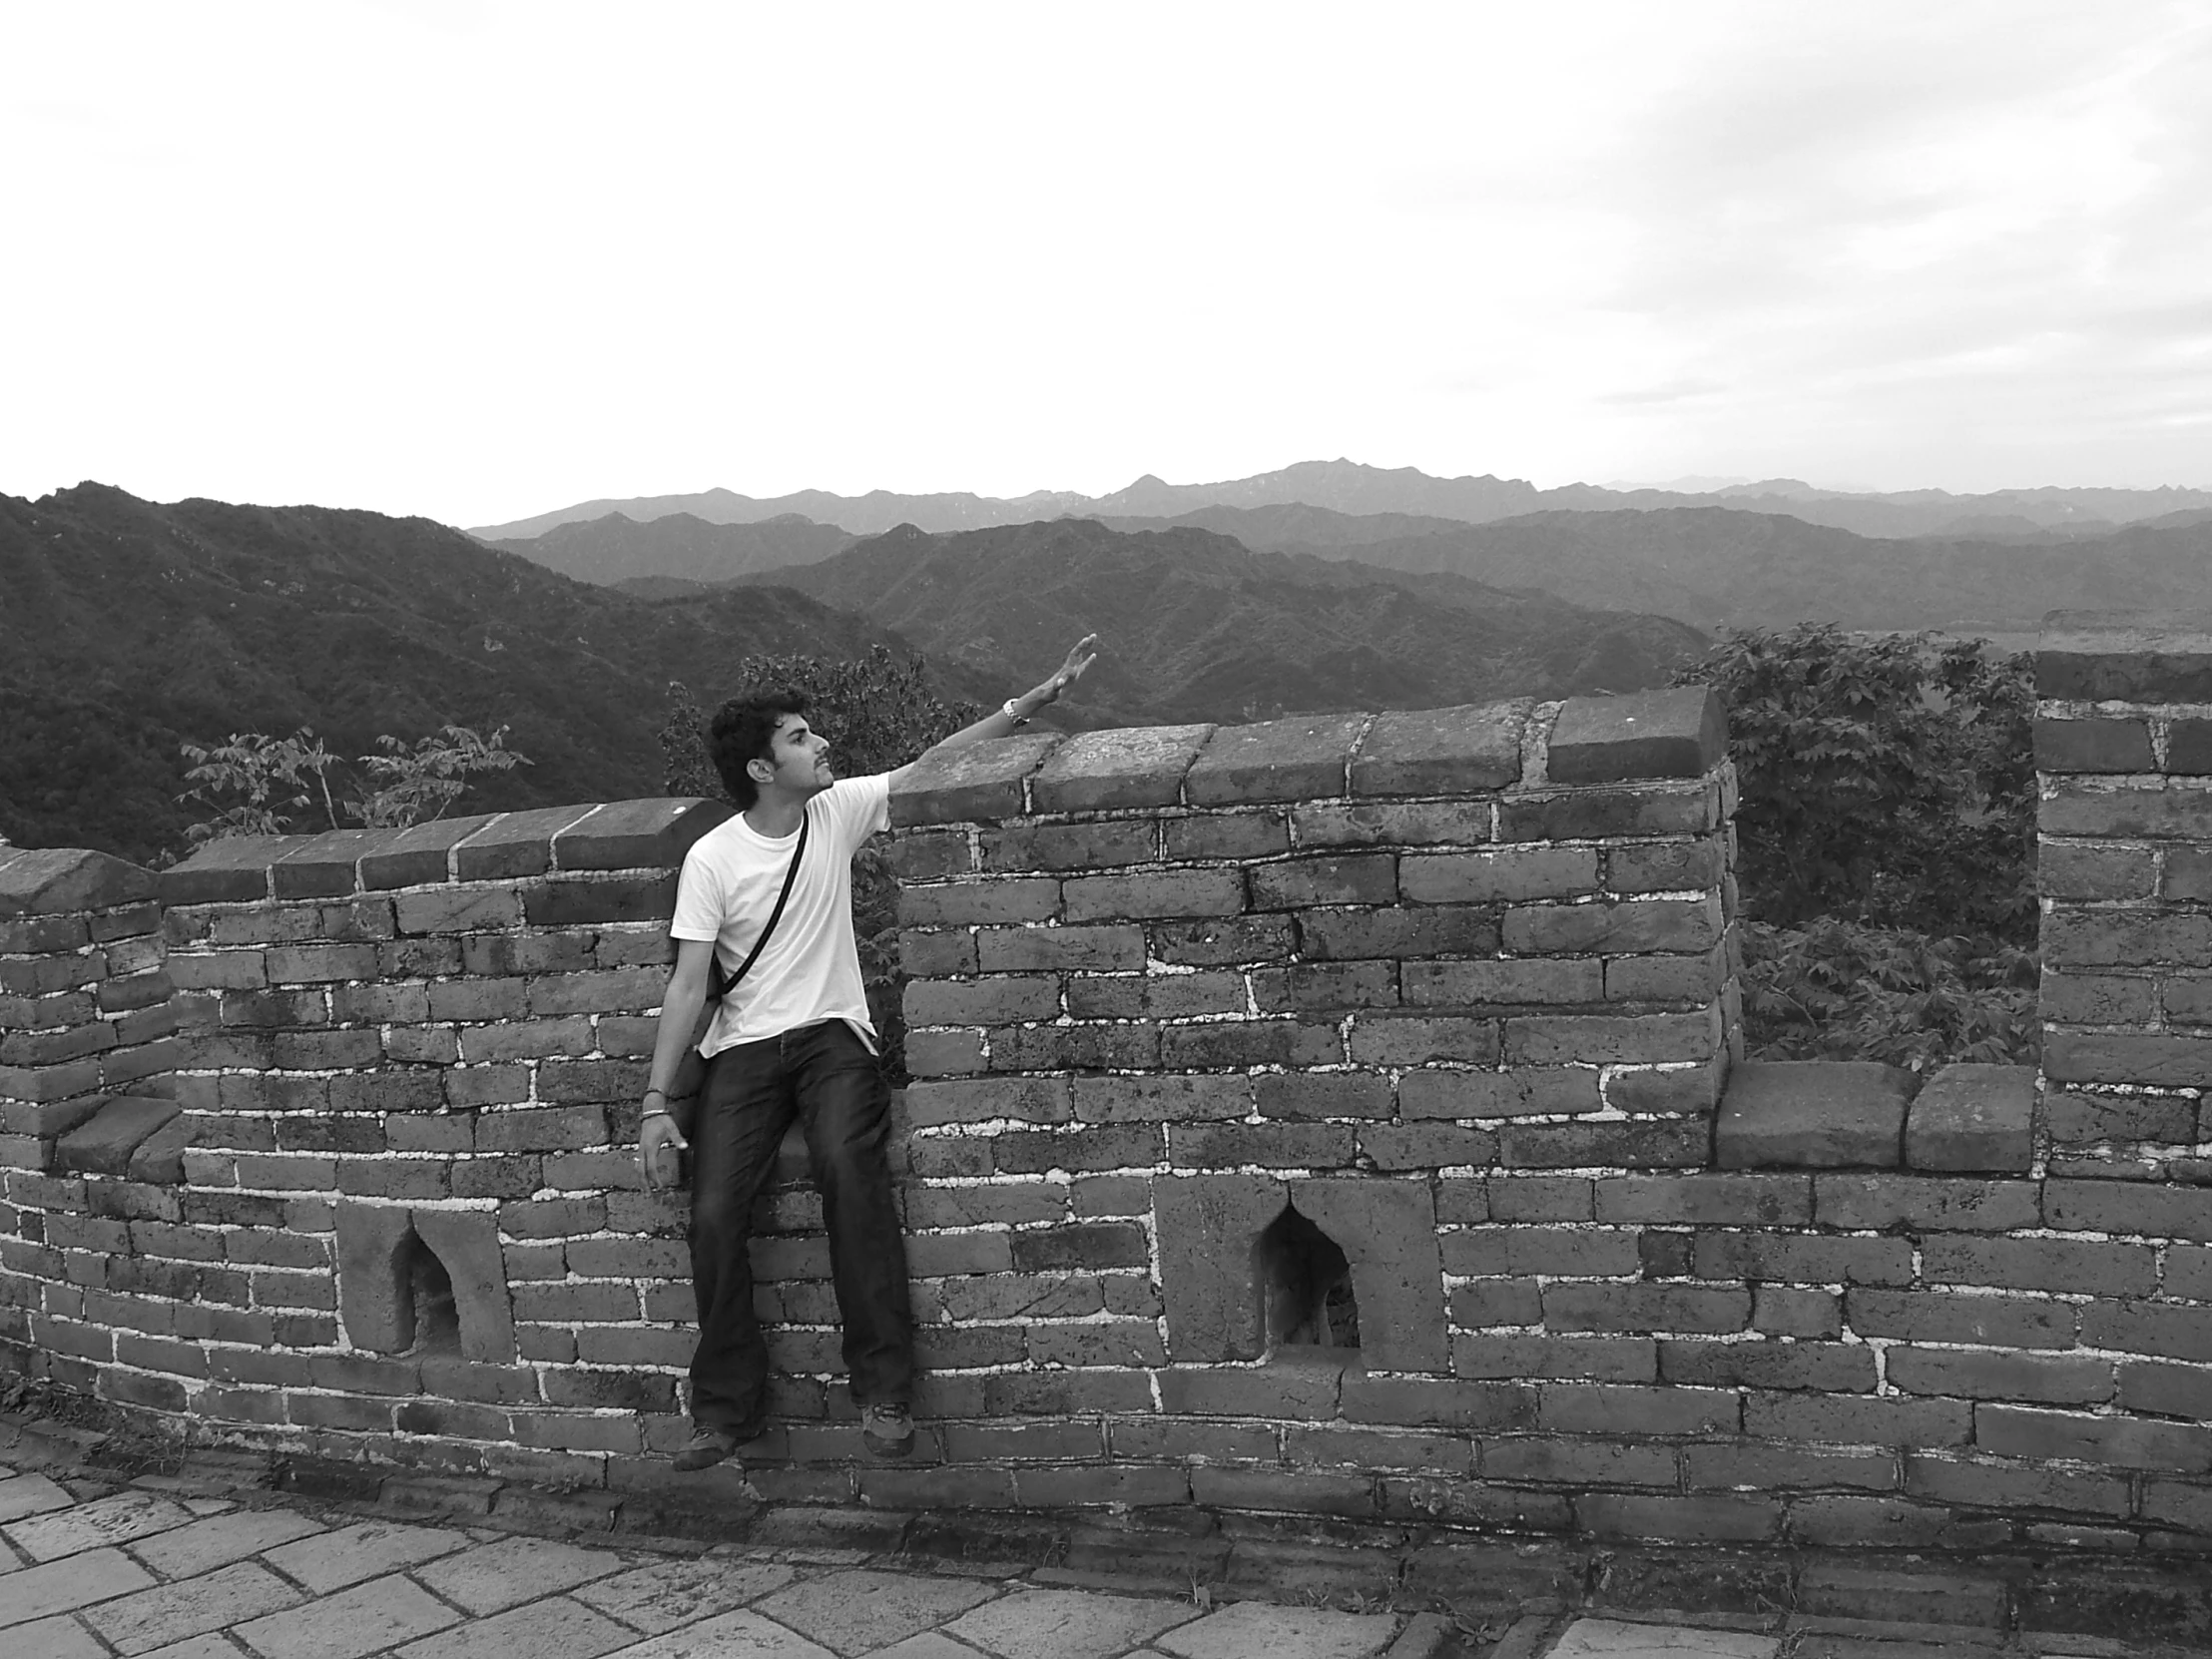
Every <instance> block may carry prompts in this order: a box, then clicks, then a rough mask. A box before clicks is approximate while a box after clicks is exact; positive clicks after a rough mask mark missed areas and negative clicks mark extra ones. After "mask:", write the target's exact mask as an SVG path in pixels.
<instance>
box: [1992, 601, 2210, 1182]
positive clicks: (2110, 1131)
mask: <svg viewBox="0 0 2212 1659" xmlns="http://www.w3.org/2000/svg"><path fill="white" fill-rule="evenodd" d="M2208 623H2212V619H2206V618H2202V617H2163V618H2150V619H2146V618H2132V617H2093V616H2062V617H2054V618H2052V619H2051V622H2050V624H2049V625H2047V626H2046V629H2045V633H2044V638H2043V641H2042V645H2041V649H2040V650H2039V652H2038V654H2037V686H2036V690H2037V697H2038V702H2037V710H2036V717H2037V718H2036V729H2035V746H2036V770H2037V775H2038V785H2039V789H2038V794H2039V804H2038V812H2037V830H2038V837H2039V848H2038V864H2037V876H2038V885H2039V887H2040V889H2041V905H2042V926H2041V946H2042V961H2043V984H2042V996H2041V1015H2042V1022H2043V1073H2044V1093H2045V1115H2044V1123H2045V1126H2046V1130H2047V1138H2048V1144H2049V1150H2050V1156H2051V1158H2052V1160H2053V1168H2054V1170H2055V1171H2056V1172H2058V1173H2061V1174H2066V1175H2084V1176H2109V1177H2113V1178H2119V1179H2131V1180H2146V1179H2148V1180H2156V1181H2165V1180H2181V1181H2195V1182H2212V1121H2208V1119H2207V1114H2206V1108H2205V1107H2204V1104H2203V1097H2204V1094H2205V1085H2206V1084H2207V1083H2212V904H2208V901H2212V627H2208Z"/></svg>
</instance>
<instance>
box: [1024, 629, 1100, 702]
mask: <svg viewBox="0 0 2212 1659" xmlns="http://www.w3.org/2000/svg"><path fill="white" fill-rule="evenodd" d="M1097 661H1098V636H1097V635H1096V634H1085V635H1084V636H1083V637H1082V638H1081V639H1079V640H1077V641H1076V642H1075V648H1074V649H1073V650H1072V651H1070V652H1069V653H1068V656H1067V661H1066V662H1064V663H1062V664H1061V665H1060V666H1059V667H1058V668H1057V669H1055V670H1053V673H1052V678H1051V679H1049V680H1047V681H1046V682H1045V683H1044V684H1043V685H1041V686H1039V687H1038V688H1037V692H1038V695H1039V696H1041V697H1042V698H1043V699H1044V700H1045V701H1046V702H1047V703H1057V702H1058V701H1059V700H1060V694H1061V693H1062V692H1064V691H1066V690H1067V689H1068V687H1070V686H1072V685H1074V684H1075V682H1076V681H1078V680H1080V679H1082V678H1083V671H1084V670H1085V669H1087V668H1089V667H1090V666H1091V664H1093V663H1095V662H1097Z"/></svg>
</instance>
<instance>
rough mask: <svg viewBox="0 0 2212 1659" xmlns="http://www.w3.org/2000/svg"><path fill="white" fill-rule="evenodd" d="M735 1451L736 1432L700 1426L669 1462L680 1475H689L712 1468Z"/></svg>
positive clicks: (736, 1442) (704, 1425)
mask: <svg viewBox="0 0 2212 1659" xmlns="http://www.w3.org/2000/svg"><path fill="white" fill-rule="evenodd" d="M737 1449H738V1436H737V1432H736V1430H734V1429H729V1428H715V1427H711V1426H708V1425H706V1424H701V1425H700V1427H699V1428H697V1429H696V1430H694V1432H693V1434H692V1437H691V1438H690V1439H688V1440H686V1441H685V1442H684V1444H683V1446H682V1447H681V1448H680V1449H679V1450H678V1451H677V1453H676V1455H675V1456H673V1457H671V1458H670V1459H669V1461H670V1462H672V1463H674V1464H675V1465H676V1467H677V1469H678V1470H679V1471H681V1472H682V1473H685V1474H690V1473H693V1472H694V1471H696V1470H698V1469H711V1468H713V1467H714V1466H715V1465H716V1464H717V1463H719V1462H721V1461H722V1460H723V1459H724V1458H726V1457H728V1456H729V1455H730V1453H732V1452H733V1451H735V1450H737Z"/></svg>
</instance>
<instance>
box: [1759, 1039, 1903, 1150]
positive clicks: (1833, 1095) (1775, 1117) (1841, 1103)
mask: <svg viewBox="0 0 2212 1659" xmlns="http://www.w3.org/2000/svg"><path fill="white" fill-rule="evenodd" d="M1913 1081H1914V1080H1913V1077H1912V1074H1911V1073H1909V1072H1907V1071H1904V1070H1903V1069H1902V1068H1900V1067H1896V1066H1884V1065H1877V1064H1874V1063H1872V1062H1866V1061H1820V1060H1807V1061H1774V1060H1770V1061H1759V1062H1753V1063H1750V1064H1746V1065H1741V1066H1738V1067H1737V1068H1736V1070H1735V1072H1734V1074H1733V1075H1732V1077H1731V1078H1730V1080H1729V1085H1728V1093H1727V1095H1726V1096H1725V1097H1724V1098H1723V1100H1722V1102H1721V1113H1720V1119H1719V1122H1718V1125H1717V1126H1716V1133H1715V1144H1716V1148H1717V1151H1718V1154H1719V1162H1720V1163H1721V1164H1722V1165H1723V1166H1724V1167H1727V1168H1734V1169H1743V1168H1747V1167H1759V1166H1769V1167H1773V1166H1794V1167H1797V1168H1806V1167H1824V1168H1835V1167H1837V1166H1839V1165H1851V1164H1859V1165H1871V1166H1873V1167H1876V1168H1895V1167H1896V1166H1897V1165H1898V1163H1899V1162H1900V1161H1901V1160H1902V1158H1903V1156H1904V1131H1905V1111H1906V1102H1907V1101H1908V1100H1909V1099H1910V1098H1911V1095H1912V1087H1913Z"/></svg>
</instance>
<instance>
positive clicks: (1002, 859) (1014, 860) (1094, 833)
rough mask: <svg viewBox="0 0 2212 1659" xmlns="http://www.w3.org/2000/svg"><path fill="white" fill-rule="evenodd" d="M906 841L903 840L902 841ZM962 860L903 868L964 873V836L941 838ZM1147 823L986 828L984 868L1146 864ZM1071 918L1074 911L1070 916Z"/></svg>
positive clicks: (1150, 852)
mask: <svg viewBox="0 0 2212 1659" xmlns="http://www.w3.org/2000/svg"><path fill="white" fill-rule="evenodd" d="M902 838H905V837H902ZM944 838H945V839H946V840H947V841H948V842H950V843H952V844H954V845H956V846H957V847H958V850H959V853H960V857H959V858H958V859H957V861H955V862H952V863H950V864H949V865H948V867H947V868H945V869H942V870H924V869H918V868H917V869H912V870H906V869H902V870H901V871H900V873H901V874H903V875H905V876H907V878H908V879H917V880H918V879H922V878H925V877H927V876H929V875H932V874H965V873H966V872H967V863H966V857H965V854H966V849H967V842H966V837H965V836H964V835H953V836H946V837H944ZM1155 838H1156V837H1155V827H1154V825H1153V823H1152V822H1151V821H1150V820H1141V821H1133V822H1123V823H1107V824H1024V825H1017V826H1014V827H1012V828H1009V829H1004V830H985V831H984V833H983V836H982V866H981V867H982V868H983V869H984V870H987V871H989V872H990V873H992V874H1007V873H1013V872H1023V871H1032V870H1091V869H1099V868H1103V867H1110V866H1112V865H1116V864H1142V863H1150V862H1152V861H1153V860H1154V859H1156V858H1157V857H1158V856H1159V850H1158V847H1157V846H1156V844H1155ZM1070 913H1071V914H1073V912H1072V911H1071V912H1070Z"/></svg>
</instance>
